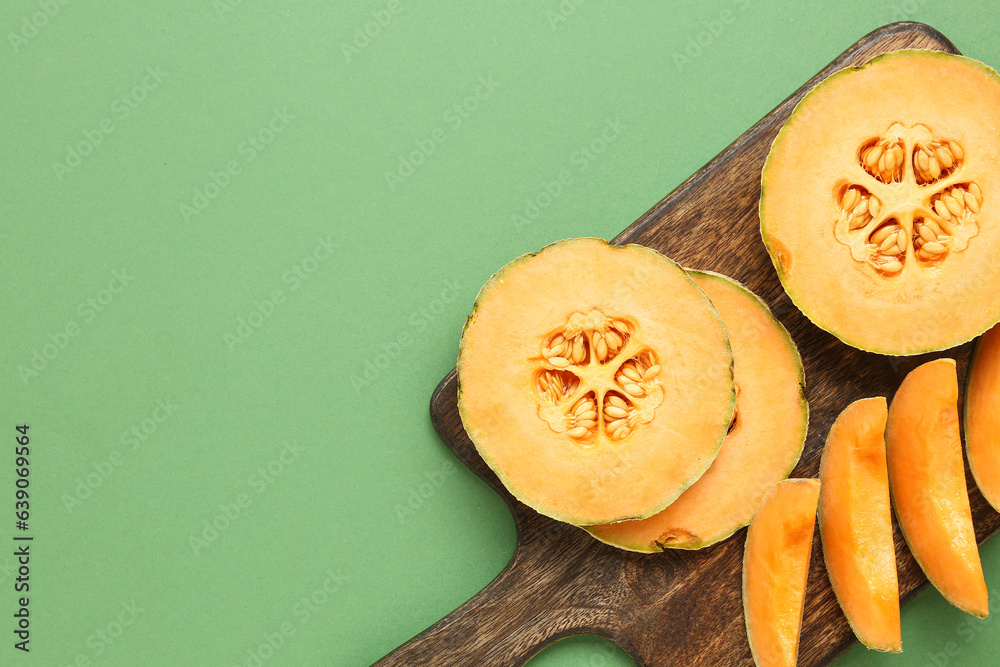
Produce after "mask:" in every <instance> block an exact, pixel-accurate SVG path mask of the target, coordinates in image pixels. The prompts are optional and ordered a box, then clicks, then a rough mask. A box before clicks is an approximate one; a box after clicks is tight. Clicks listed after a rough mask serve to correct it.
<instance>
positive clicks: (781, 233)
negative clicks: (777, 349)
mask: <svg viewBox="0 0 1000 667" xmlns="http://www.w3.org/2000/svg"><path fill="white" fill-rule="evenodd" d="M998 116H1000V76H997V73H996V72H995V71H993V70H992V69H990V68H989V67H987V66H986V65H984V64H983V63H981V62H978V61H976V60H972V59H971V58H965V57H962V56H956V55H951V54H947V53H942V52H939V51H927V50H904V51H896V52H893V53H889V54H886V55H883V56H879V57H877V58H875V59H873V60H871V61H870V62H869V63H867V64H865V65H863V66H861V67H857V68H855V67H851V68H847V69H844V70H841V71H839V72H837V73H835V74H833V75H831V76H830V77H828V78H827V79H825V80H824V81H822V82H821V83H819V84H818V85H817V86H816V87H815V88H814V89H813V90H812V91H811V92H810V93H809V94H808V95H806V96H805V97H804V98H803V99H802V101H801V102H799V104H798V105H797V106H796V107H795V110H794V111H793V112H792V114H791V116H790V117H789V120H788V122H787V123H786V124H785V126H784V127H783V128H782V129H781V131H780V132H779V133H778V135H777V137H776V138H775V140H774V143H773V145H772V147H771V151H770V153H769V155H768V158H767V162H766V163H765V166H764V169H763V172H762V177H761V200H760V221H761V235H762V237H763V240H764V244H765V245H766V246H767V249H768V252H769V253H770V255H771V260H772V261H773V263H774V267H775V269H776V270H777V273H778V277H779V279H780V280H781V283H782V285H783V286H784V288H785V290H786V291H787V292H788V295H789V297H791V299H792V301H794V302H795V305H796V306H798V307H799V309H800V310H801V311H802V312H803V313H804V314H805V315H806V317H808V318H809V319H811V320H812V321H813V322H815V323H816V324H817V325H818V326H819V327H821V328H823V329H826V330H827V331H829V332H830V333H832V334H833V335H835V336H837V337H838V338H840V339H841V340H842V341H844V342H845V343H847V344H849V345H853V346H855V347H858V348H861V349H863V350H870V351H872V352H880V353H882V354H892V355H911V354H918V353H921V352H927V351H932V350H943V349H946V348H950V347H953V346H955V345H958V344H959V343H963V342H965V341H968V340H971V339H972V338H974V337H975V336H978V335H979V334H981V333H982V332H984V331H985V330H987V329H988V328H990V327H991V326H992V325H993V324H994V323H996V322H997V321H998V320H1000V280H997V279H996V268H995V258H996V257H998V256H1000V125H998V124H997V122H996V120H995V119H996V118H997V117H998Z"/></svg>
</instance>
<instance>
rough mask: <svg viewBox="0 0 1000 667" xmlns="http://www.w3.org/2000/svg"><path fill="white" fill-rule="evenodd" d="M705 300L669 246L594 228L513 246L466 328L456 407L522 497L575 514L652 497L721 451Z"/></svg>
mask: <svg viewBox="0 0 1000 667" xmlns="http://www.w3.org/2000/svg"><path fill="white" fill-rule="evenodd" d="M732 364H733V357H732V352H731V351H730V347H729V339H728V337H727V335H726V330H725V326H724V325H723V323H722V319H721V318H720V317H719V313H718V311H717V310H716V309H715V307H714V306H713V305H712V302H711V301H710V300H709V298H708V297H707V296H706V295H705V293H704V292H703V291H702V290H701V288H699V287H698V286H697V285H696V284H695V283H694V281H693V280H691V278H690V277H689V276H688V274H687V273H686V272H685V271H684V269H682V268H681V267H680V266H678V265H677V263H675V262H674V261H673V260H670V259H668V258H667V257H664V256H663V255H661V254H660V253H658V252H656V251H655V250H651V249H650V248H645V247H642V246H638V245H628V246H612V245H610V244H608V243H607V242H606V241H604V240H602V239H594V238H585V239H569V240H565V241H559V242H558V243H554V244H552V245H549V246H547V247H545V248H543V249H542V250H541V251H539V252H536V253H533V254H530V255H524V256H522V257H519V258H517V259H515V260H514V261H512V262H511V263H509V264H508V265H506V266H505V267H503V268H502V269H501V270H500V271H498V272H497V273H496V274H495V275H494V276H493V277H492V278H491V279H490V280H489V281H488V282H487V283H486V285H485V286H484V287H483V288H482V290H481V291H480V292H479V296H478V297H477V298H476V303H475V305H474V306H473V310H472V314H471V315H470V316H469V319H468V321H467V322H466V325H465V329H464V330H463V332H462V340H461V343H460V345H459V355H458V383H459V390H458V408H459V413H460V414H461V417H462V423H463V424H464V426H465V430H466V432H467V433H468V434H469V438H470V439H471V440H472V442H473V443H474V444H475V446H476V449H477V450H478V451H479V453H480V455H482V457H483V460H484V461H485V462H486V463H487V465H489V466H490V468H492V470H493V471H494V472H495V473H496V474H497V477H499V478H500V481H501V482H503V484H504V486H506V488H507V489H508V490H509V491H510V492H511V494H513V495H514V496H515V497H516V498H518V499H519V500H521V501H522V502H523V503H525V504H526V505H528V506H529V507H531V508H533V509H535V510H536V511H538V512H539V513H541V514H545V515H547V516H549V517H552V518H554V519H558V520H560V521H565V522H567V523H571V524H576V525H589V524H595V523H610V522H612V521H621V520H625V519H641V518H645V517H648V516H650V515H652V514H655V513H656V512H659V511H660V510H662V509H663V508H664V507H666V506H667V505H669V504H670V503H671V502H673V500H674V499H675V498H677V496H679V495H680V494H681V493H682V492H683V491H684V490H685V489H686V488H687V487H689V486H690V485H691V484H692V483H694V482H695V481H696V480H697V479H698V478H699V477H701V476H702V475H703V474H704V473H705V471H706V470H707V469H708V467H709V466H710V465H711V463H712V461H713V460H715V457H716V455H717V454H718V452H719V448H720V447H721V446H722V442H723V440H724V439H725V437H726V432H727V430H728V428H729V424H730V422H731V420H732V417H733V410H734V409H735V402H736V397H735V387H734V385H733V374H732Z"/></svg>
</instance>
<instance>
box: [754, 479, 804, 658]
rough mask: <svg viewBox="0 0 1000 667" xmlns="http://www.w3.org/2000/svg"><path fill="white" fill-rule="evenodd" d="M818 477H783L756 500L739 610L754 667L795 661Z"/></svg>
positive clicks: (797, 650)
mask: <svg viewBox="0 0 1000 667" xmlns="http://www.w3.org/2000/svg"><path fill="white" fill-rule="evenodd" d="M819 493H820V482H819V480H817V479H786V480H784V481H782V482H778V483H777V484H775V485H774V486H773V487H772V488H771V489H770V490H769V491H768V492H767V493H765V494H764V497H763V498H762V499H761V501H760V506H759V507H758V508H757V513H756V514H755V515H754V518H753V520H752V521H751V522H750V530H748V531H747V543H746V551H745V552H744V556H743V612H744V614H745V616H746V622H747V637H748V638H749V640H750V652H751V653H752V654H753V659H754V661H755V662H756V663H757V665H758V667H786V666H792V665H795V662H796V659H797V656H798V652H799V629H800V627H801V625H802V610H803V608H804V604H805V593H806V581H807V579H808V577H809V555H810V553H811V552H812V541H813V529H814V527H815V526H816V505H817V502H818V500H819Z"/></svg>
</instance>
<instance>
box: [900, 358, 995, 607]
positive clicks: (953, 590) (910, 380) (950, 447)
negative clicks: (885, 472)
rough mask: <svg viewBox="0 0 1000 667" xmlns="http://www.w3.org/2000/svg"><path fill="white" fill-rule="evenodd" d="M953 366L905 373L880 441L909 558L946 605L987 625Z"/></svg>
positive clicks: (948, 362) (938, 364) (941, 362)
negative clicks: (882, 438)
mask: <svg viewBox="0 0 1000 667" xmlns="http://www.w3.org/2000/svg"><path fill="white" fill-rule="evenodd" d="M957 401H958V377H957V375H956V372H955V361H954V360H953V359H935V360H934V361H929V362H927V363H926V364H923V365H921V366H918V367H917V368H915V369H913V370H912V371H910V373H909V374H908V375H907V376H906V378H905V379H904V380H903V383H902V384H901V385H900V386H899V389H898V390H896V395H895V397H893V399H892V403H891V404H890V406H889V420H888V423H887V425H886V431H885V440H886V450H887V455H888V459H889V487H890V489H891V491H892V502H893V505H894V506H895V508H896V518H897V519H898V520H899V527H900V528H902V530H903V536H904V537H906V542H907V544H909V545H910V551H912V552H913V557H914V558H916V559H917V563H919V565H920V567H921V568H922V569H923V571H924V574H926V575H927V578H928V579H929V580H930V582H931V583H932V584H934V587H935V588H937V589H938V590H939V591H941V594H942V595H943V596H944V597H945V599H946V600H948V602H950V603H952V604H953V605H955V606H956V607H958V608H959V609H961V610H962V611H966V612H968V613H970V614H972V615H974V616H978V617H980V618H985V617H986V615H987V614H988V613H989V598H988V595H987V592H986V581H985V580H984V579H983V567H982V564H981V563H980V560H979V547H978V545H977V544H976V533H975V531H974V530H973V527H972V510H971V509H970V507H969V495H968V492H967V490H966V485H965V466H964V464H963V462H962V440H961V437H960V435H959V431H958V403H957Z"/></svg>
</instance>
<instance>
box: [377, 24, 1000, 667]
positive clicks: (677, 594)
mask: <svg viewBox="0 0 1000 667" xmlns="http://www.w3.org/2000/svg"><path fill="white" fill-rule="evenodd" d="M901 48H929V49H937V50H941V51H949V52H954V53H957V51H956V49H955V47H954V46H953V45H952V44H951V42H949V41H948V40H947V39H946V38H944V37H943V36H942V35H941V34H939V33H938V32H937V31H935V30H933V29H932V28H930V27H928V26H925V25H922V24H918V23H896V24H892V25H889V26H886V27H883V28H880V29H879V30H876V31H875V32H873V33H871V34H869V35H868V36H866V37H864V38H863V39H862V40H860V41H859V42H858V43H856V44H855V45H854V46H852V47H851V48H849V49H848V50H847V51H846V52H844V54H843V55H841V56H840V57H839V58H837V59H836V60H835V61H834V62H832V63H831V64H830V65H828V66H827V67H826V68H825V69H823V71H821V72H820V73H818V74H817V75H816V76H815V77H813V78H812V79H811V80H810V81H808V82H807V83H806V84H805V85H804V86H802V88H800V89H799V90H797V91H796V92H795V93H794V94H793V95H792V96H791V97H789V98H788V99H787V100H785V101H784V102H783V103H782V104H781V105H779V106H778V107H777V108H776V109H775V110H774V111H772V112H771V113H770V114H768V115H767V116H766V117H765V118H764V119H763V120H761V121H760V122H759V123H757V124H756V125H754V126H753V127H752V128H751V129H750V130H749V131H748V132H746V134H744V135H743V136H741V137H740V138H739V139H737V140H736V141H735V142H734V143H733V144H732V145H731V146H729V147H728V148H727V149H726V150H724V151H723V152H722V153H720V154H719V155H718V156H717V157H716V158H715V159H713V160H712V161H711V162H709V163H708V164H707V165H706V166H705V167H703V168H702V169H701V170H700V171H698V172H697V173H696V174H694V175H693V176H692V177H691V178H689V179H688V180H687V181H685V182H684V183H683V184H682V185H681V186H680V187H678V188H677V189H676V190H674V191H673V192H672V193H670V194H669V195H668V196H667V197H665V198H664V199H663V200H662V201H660V202H659V203H658V204H656V206H654V207H653V208H652V209H650V210H649V212H647V213H646V214H645V215H643V216H642V217H641V218H639V220H637V221H636V222H635V223H634V224H632V225H631V226H630V227H628V229H626V230H625V231H623V232H622V233H621V234H619V235H618V237H617V238H615V239H614V242H615V243H640V244H642V245H646V246H649V247H651V248H655V249H656V250H659V251H660V252H662V253H664V254H665V255H668V256H669V257H672V258H674V259H675V260H677V261H678V262H680V263H681V264H682V265H684V266H687V267H694V268H699V269H711V270H713V271H719V272H722V273H725V274H727V275H730V276H733V277H735V278H736V279H738V280H740V281H741V282H743V283H744V284H745V285H747V286H748V287H749V288H750V289H752V290H753V291H754V292H756V293H757V294H759V295H760V296H761V297H762V298H763V299H764V300H765V301H766V302H767V304H768V305H769V306H770V307H771V309H772V310H773V311H774V314H775V315H776V316H777V317H778V319H780V320H781V322H782V324H784V325H785V326H786V327H787V328H788V330H789V332H791V334H792V336H793V338H794V339H795V342H796V343H797V344H798V346H799V350H800V351H801V353H802V360H803V362H804V364H805V372H806V385H807V386H806V395H807V397H808V399H809V408H810V424H809V434H808V437H807V440H806V446H805V450H804V452H803V454H802V459H801V461H800V462H799V464H798V466H797V467H796V468H795V470H794V472H793V476H797V477H815V476H817V473H818V470H819V461H820V454H821V452H822V447H823V443H824V441H825V439H826V434H827V432H828V430H829V427H830V425H831V424H832V423H833V420H834V419H835V418H836V416H837V414H838V413H839V412H840V411H841V410H842V409H843V408H844V407H845V406H847V404H848V403H850V402H851V401H854V400H856V399H859V398H863V397H866V396H886V397H891V396H892V394H893V392H894V391H895V390H896V387H898V386H899V383H900V381H901V380H902V378H903V376H904V375H905V374H906V373H907V372H908V371H909V370H911V369H912V368H914V367H915V366H917V365H918V364H920V363H922V362H924V361H927V360H928V359H930V358H933V357H938V356H952V357H954V358H956V359H957V360H958V368H959V381H960V384H961V386H963V387H964V376H965V372H966V368H967V365H968V360H969V356H970V351H971V344H967V345H963V346H961V347H959V348H956V349H954V350H949V351H947V352H945V353H938V354H934V355H926V356H924V357H911V358H891V357H885V356H880V355H875V354H869V353H866V352H861V351H859V350H856V349H854V348H851V347H848V346H846V345H844V344H843V343H841V342H840V341H839V340H837V339H836V338H834V337H833V336H831V335H830V334H828V333H826V332H824V331H822V330H820V329H818V328H817V327H816V326H814V325H813V324H812V323H810V322H809V321H808V320H807V319H806V318H805V317H804V316H803V315H802V313H800V312H799V311H798V309H796V307H795V306H794V305H793V304H792V303H791V301H789V299H788V297H787V296H786V295H785V293H784V291H783V290H782V288H781V285H780V283H779V282H778V278H777V275H776V274H775V272H774V268H773V266H772V265H771V262H770V259H769V258H768V255H767V252H766V251H765V249H764V245H763V243H762V242H761V240H760V232H759V220H758V218H757V200H758V197H759V195H760V171H761V167H762V166H763V164H764V159H765V157H766V156H767V152H768V150H769V148H770V146H771V141H772V140H773V138H774V136H775V135H776V134H777V132H778V130H779V129H780V128H781V126H782V124H783V123H784V122H785V120H786V119H787V118H788V116H789V114H790V113H791V111H792V109H793V107H794V106H795V104H796V103H797V102H798V101H799V100H800V99H801V98H802V96H803V95H804V94H805V93H806V92H808V90H810V89H811V88H812V87H813V86H814V85H815V84H816V83H818V82H819V81H820V80H822V79H823V78H825V77H826V76H828V75H829V74H832V73H833V72H835V71H837V70H839V69H842V68H844V67H847V66H851V65H860V64H862V63H864V62H866V61H867V60H869V59H871V58H872V57H873V56H876V55H879V54H881V53H885V52H887V51H892V50H896V49H901ZM456 388H457V387H456V376H455V372H454V371H453V372H452V373H450V374H449V375H448V376H447V377H446V378H445V379H444V380H443V381H442V382H441V384H440V386H439V387H438V389H437V391H436V392H435V393H434V396H433V398H432V400H431V417H432V420H433V422H434V425H435V427H436V428H437V431H438V433H439V434H440V435H441V437H442V438H443V439H444V441H445V443H447V444H448V446H449V447H450V448H451V449H452V450H453V451H454V453H455V455H456V456H457V457H458V458H459V459H460V460H461V461H462V462H463V463H465V465H467V466H468V467H469V468H471V469H472V470H473V471H474V472H475V473H476V474H477V475H479V476H480V477H482V478H483V479H484V480H485V481H486V483H487V484H489V485H490V486H491V487H493V488H494V489H495V490H496V491H497V493H499V494H500V495H501V496H502V497H503V498H504V500H506V502H507V504H508V505H509V506H510V510H511V513H512V514H513V516H514V520H515V522H516V524H517V534H518V543H517V548H516V550H515V552H514V556H513V558H512V559H511V561H510V563H509V564H508V565H507V567H506V569H504V571H503V572H501V573H500V575H499V576H498V577H497V578H496V579H495V580H494V581H493V582H492V583H490V584H489V585H488V586H487V587H486V588H484V589H483V590H482V591H481V592H480V593H479V594H477V595H476V596H475V597H474V598H472V599H471V600H469V601H468V602H467V603H465V604H464V605H462V606H461V607H460V608H459V609H457V610H456V611H454V612H453V613H451V614H450V615H449V616H447V617H446V618H445V619H443V620H442V621H440V622H438V623H437V624H436V625H434V626H433V627H431V628H429V629H428V630H426V631H424V632H423V633H421V634H420V635H418V636H417V637H415V638H414V639H412V640H411V641H410V642H408V643H406V644H404V645H403V646H401V647H400V648H398V649H396V650H395V651H393V652H392V653H391V654H389V655H388V656H386V657H385V658H383V659H382V660H381V661H379V662H378V663H376V664H377V665H380V666H386V667H387V666H390V665H392V666H396V665H399V666H403V665H406V666H409V665H521V664H523V663H524V662H526V661H527V660H528V659H529V658H530V657H531V656H532V655H534V654H535V653H536V652H538V651H539V650H541V649H542V648H543V647H544V646H546V645H548V644H550V643H552V642H554V641H556V640H558V639H561V638H563V637H567V636H570V635H578V634H590V635H599V636H602V637H606V638H608V639H610V640H612V641H614V642H615V643H617V644H618V645H619V646H621V647H622V648H623V649H624V650H625V651H627V652H628V653H629V655H631V656H632V658H633V659H634V660H635V661H636V663H637V664H638V665H641V666H646V667H654V666H662V665H690V666H692V667H695V666H699V665H708V666H712V667H720V666H723V665H752V664H753V660H752V658H751V656H750V649H749V646H748V644H747V638H746V631H745V626H744V620H743V607H742V597H741V584H740V577H741V566H742V556H743V544H744V540H745V537H746V531H745V529H744V530H740V531H738V532H737V533H736V534H735V535H734V536H732V537H731V538H729V539H728V540H725V541H724V542H722V543H720V544H717V545H715V546H713V547H709V548H706V549H703V550H701V551H667V552H665V553H662V554H636V553H630V552H625V551H621V550H618V549H615V548H613V547H610V546H606V545H604V544H601V543H599V542H597V541H596V540H594V539H593V538H591V537H590V536H589V535H588V534H586V533H585V532H583V531H582V530H580V529H578V528H575V527H573V526H568V525H565V524H560V523H558V522H556V521H553V520H551V519H549V518H547V517H544V516H541V515H539V514H537V513H535V512H534V511H533V510H531V509H529V508H528V507H526V506H525V505H523V504H521V503H520V502H518V501H516V500H515V499H514V498H513V497H511V495H510V494H509V493H507V491H506V490H505V489H504V488H503V486H502V485H501V484H500V482H499V481H498V480H497V478H496V476H495V475H494V474H493V473H492V472H491V471H490V470H489V468H487V466H486V465H485V463H483V461H482V459H481V458H480V457H479V455H478V453H477V452H476V450H475V447H474V446H473V445H472V443H471V442H470V441H469V439H468V437H467V435H466V433H465V431H464V430H463V428H462V423H461V420H460V419H459V415H458V410H457V406H456ZM960 400H961V399H960ZM967 478H968V481H969V486H970V488H969V494H970V499H971V501H972V513H973V518H974V521H975V524H976V534H977V537H978V538H979V540H980V541H982V540H984V539H986V538H987V537H988V536H989V535H991V534H993V533H994V532H995V531H996V530H997V528H998V527H1000V515H998V514H997V513H996V512H994V511H993V510H992V509H990V507H989V505H988V504H987V503H986V501H985V500H984V499H983V497H982V496H981V495H980V494H979V492H978V490H976V489H975V485H974V483H973V481H972V476H971V475H969V474H968V473H967ZM894 531H895V541H896V556H897V562H898V567H899V584H900V594H901V596H902V598H903V600H904V601H905V600H909V599H910V598H912V597H913V596H914V595H915V594H916V593H917V592H918V591H919V590H921V589H922V588H923V587H924V586H926V585H927V580H926V579H925V578H924V576H923V574H922V573H921V571H920V568H919V567H918V566H917V564H916V562H915V561H914V560H913V557H912V556H911V555H910V552H909V550H908V549H907V548H906V546H905V543H904V542H903V537H902V534H901V533H900V532H899V527H898V525H895V524H894ZM822 563H823V559H822V554H821V551H820V543H819V532H818V531H817V532H816V537H815V539H814V544H813V556H812V563H811V567H810V573H809V584H808V589H807V593H806V607H805V616H804V619H803V626H802V638H801V646H800V650H799V664H800V665H803V666H807V667H808V666H812V665H826V664H828V663H830V662H831V661H833V660H834V659H835V658H836V657H837V656H839V655H840V654H841V653H843V652H844V651H845V650H846V649H847V648H849V647H850V646H851V645H853V644H854V642H855V638H854V635H853V634H852V633H851V630H850V628H849V627H848V625H847V622H846V620H845V619H844V616H843V614H842V612H841V610H840V608H839V606H838V605H837V601H836V599H835V598H834V594H833V591H832V589H831V588H830V584H829V580H828V579H827V575H826V571H825V569H824V567H823V564H822ZM904 648H905V647H904Z"/></svg>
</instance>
